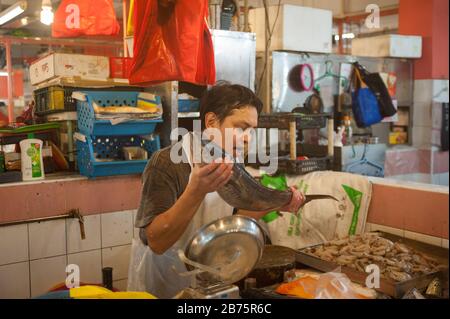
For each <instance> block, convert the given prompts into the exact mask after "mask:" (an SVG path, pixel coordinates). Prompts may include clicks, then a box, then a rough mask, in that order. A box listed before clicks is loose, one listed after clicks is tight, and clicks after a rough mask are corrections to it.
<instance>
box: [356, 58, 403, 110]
mask: <svg viewBox="0 0 450 319" xmlns="http://www.w3.org/2000/svg"><path fill="white" fill-rule="evenodd" d="M353 65H354V67H355V69H357V70H358V72H359V74H360V76H361V79H362V81H364V83H365V84H366V85H367V87H368V88H370V90H371V91H372V92H373V94H374V95H375V97H376V99H377V101H378V108H379V110H380V114H381V116H382V117H389V116H393V115H395V114H396V113H397V110H396V108H395V107H394V104H393V103H392V98H391V96H390V94H389V91H388V89H387V87H386V84H384V82H383V79H382V78H381V76H380V74H379V73H370V72H369V71H367V70H366V68H364V67H363V66H362V65H361V64H359V63H358V62H355V63H353Z"/></svg>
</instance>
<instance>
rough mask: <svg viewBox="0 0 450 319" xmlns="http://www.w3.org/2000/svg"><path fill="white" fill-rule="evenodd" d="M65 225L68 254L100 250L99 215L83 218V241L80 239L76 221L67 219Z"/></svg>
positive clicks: (78, 226) (78, 225)
mask: <svg viewBox="0 0 450 319" xmlns="http://www.w3.org/2000/svg"><path fill="white" fill-rule="evenodd" d="M66 225H67V253H68V254H73V253H78V252H81V251H87V250H93V249H100V248H101V228H100V215H90V216H84V231H85V234H86V238H85V239H81V233H80V223H79V221H78V219H75V218H74V219H68V220H67V221H66Z"/></svg>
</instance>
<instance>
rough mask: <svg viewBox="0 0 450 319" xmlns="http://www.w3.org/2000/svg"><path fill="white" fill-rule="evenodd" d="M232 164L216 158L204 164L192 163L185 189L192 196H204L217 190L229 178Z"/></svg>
mask: <svg viewBox="0 0 450 319" xmlns="http://www.w3.org/2000/svg"><path fill="white" fill-rule="evenodd" d="M232 170H233V164H232V163H224V162H223V161H222V160H216V161H214V162H213V163H211V164H208V165H205V166H199V165H194V167H193V169H192V173H191V178H190V180H189V184H188V185H187V187H186V190H187V191H188V192H189V194H191V195H193V196H199V197H202V198H203V197H204V196H205V195H206V194H208V193H212V192H215V191H217V190H218V189H219V188H221V187H222V186H224V185H225V184H226V183H228V181H229V180H230V178H231V176H232V173H233V171H232Z"/></svg>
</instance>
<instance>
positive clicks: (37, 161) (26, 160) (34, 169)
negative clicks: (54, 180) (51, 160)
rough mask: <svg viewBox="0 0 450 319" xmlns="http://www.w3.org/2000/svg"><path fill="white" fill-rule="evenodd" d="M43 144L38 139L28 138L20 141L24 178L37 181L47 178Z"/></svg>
mask: <svg viewBox="0 0 450 319" xmlns="http://www.w3.org/2000/svg"><path fill="white" fill-rule="evenodd" d="M42 144H43V142H42V141H41V140H38V139H34V138H32V139H26V140H22V141H21V142H20V150H21V170H22V180H24V181H35V180H42V179H44V178H45V174H44V161H43V158H42Z"/></svg>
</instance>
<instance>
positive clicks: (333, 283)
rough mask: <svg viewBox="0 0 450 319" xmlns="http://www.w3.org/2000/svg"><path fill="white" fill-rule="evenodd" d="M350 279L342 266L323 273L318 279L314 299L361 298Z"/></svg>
mask: <svg viewBox="0 0 450 319" xmlns="http://www.w3.org/2000/svg"><path fill="white" fill-rule="evenodd" d="M361 297H362V296H361V295H360V294H358V293H356V292H355V291H354V287H353V284H352V282H351V281H350V279H348V277H347V276H346V275H345V274H343V273H341V272H340V268H337V269H335V270H333V271H332V272H327V273H325V274H323V275H321V276H320V277H319V279H318V281H317V285H316V291H315V297H314V299H360V298H361Z"/></svg>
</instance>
